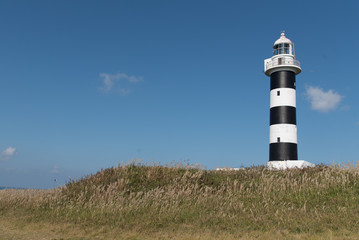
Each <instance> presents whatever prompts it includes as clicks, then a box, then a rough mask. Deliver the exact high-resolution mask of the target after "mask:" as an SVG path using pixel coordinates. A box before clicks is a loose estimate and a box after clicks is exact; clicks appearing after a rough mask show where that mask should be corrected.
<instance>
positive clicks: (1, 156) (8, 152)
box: [0, 147, 16, 161]
mask: <svg viewBox="0 0 359 240" xmlns="http://www.w3.org/2000/svg"><path fill="white" fill-rule="evenodd" d="M15 152H16V148H14V147H8V148H6V149H5V150H4V151H2V152H1V153H0V160H2V161H6V160H9V159H10V158H11V157H12V156H14V154H15Z"/></svg>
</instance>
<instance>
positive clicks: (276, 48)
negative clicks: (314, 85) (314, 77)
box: [264, 32, 314, 169]
mask: <svg viewBox="0 0 359 240" xmlns="http://www.w3.org/2000/svg"><path fill="white" fill-rule="evenodd" d="M301 71H302V69H301V67H300V62H299V61H298V60H296V58H295V51H294V43H293V42H292V41H291V40H289V39H288V38H287V37H286V36H285V34H284V32H283V33H282V34H281V36H280V38H279V39H278V40H277V41H275V43H274V45H273V56H272V57H271V58H268V59H265V60H264V72H265V74H266V75H267V76H269V77H270V127H269V162H268V167H270V168H275V169H286V168H293V167H298V168H303V167H311V166H314V164H312V163H309V162H306V161H303V160H298V148H297V117H296V80H295V76H296V75H297V74H299V73H300V72H301Z"/></svg>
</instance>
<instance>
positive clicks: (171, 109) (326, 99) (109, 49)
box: [0, 0, 359, 188]
mask: <svg viewBox="0 0 359 240" xmlns="http://www.w3.org/2000/svg"><path fill="white" fill-rule="evenodd" d="M358 24H359V4H358V2H357V1H340V2H339V1H297V2H293V1H210V0H206V1H193V0H191V1H187V0H181V1H165V0H163V1H156V0H154V1H16V0H11V1H1V2H0V82H1V87H0V107H1V109H2V111H1V113H2V114H1V117H0V133H1V135H0V136H1V137H0V186H12V187H31V188H51V187H55V186H58V185H62V184H64V183H65V182H66V181H68V180H69V178H79V177H81V176H85V175H86V174H91V173H95V172H96V171H98V170H100V169H101V168H107V167H111V166H116V165H117V164H119V163H121V162H125V163H126V162H129V161H131V159H143V161H145V162H149V161H155V162H160V163H169V162H171V161H177V162H179V161H185V160H187V159H189V160H190V162H191V163H199V164H201V165H203V166H205V167H206V168H207V169H213V168H215V167H217V166H219V167H224V166H227V167H240V166H242V165H243V166H251V165H263V164H266V162H267V161H268V148H269V78H268V77H267V76H265V74H264V73H263V61H264V59H266V58H269V57H271V55H272V51H271V49H272V45H273V43H274V41H275V40H276V39H278V38H279V36H280V33H281V31H282V30H285V31H286V35H287V37H288V38H289V39H291V40H292V41H293V42H294V43H295V46H296V56H297V59H298V60H299V61H301V64H302V73H301V74H299V75H298V76H297V122H298V123H297V126H298V153H299V158H300V159H303V160H306V161H309V162H313V163H325V164H330V163H332V162H349V161H351V162H356V161H359V155H358V146H359V109H358V103H359V95H358V93H357V92H358V89H359V79H358V74H357V71H358V60H357V58H358V53H359V48H358V43H359V32H358ZM54 179H57V181H56V182H54Z"/></svg>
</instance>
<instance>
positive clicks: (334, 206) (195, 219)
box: [0, 164, 359, 239]
mask: <svg viewBox="0 0 359 240" xmlns="http://www.w3.org/2000/svg"><path fill="white" fill-rule="evenodd" d="M358 170H359V169H358V168H357V167H354V166H332V167H327V166H317V167H315V168H308V169H302V170H300V169H293V170H287V171H270V170H267V169H265V168H264V167H251V168H246V169H245V170H242V171H221V172H218V171H206V170H202V169H199V168H193V167H190V166H166V167H164V166H158V165H154V166H143V165H136V164H131V165H128V166H119V167H117V168H109V169H105V170H101V171H100V172H98V173H96V174H94V175H91V176H87V177H84V178H83V179H80V180H78V181H71V182H69V183H68V184H67V185H66V186H65V187H62V188H57V189H53V190H37V191H35V190H1V191H0V213H3V214H6V213H7V214H9V213H10V212H11V213H14V214H16V212H18V213H21V214H23V213H26V215H27V216H29V218H28V219H29V221H47V222H63V223H76V224H81V225H83V226H97V227H99V226H103V227H105V228H107V229H108V231H117V232H126V231H128V232H129V231H132V232H133V231H135V232H139V233H154V232H158V231H167V232H171V231H176V230H178V229H183V231H186V233H187V234H188V233H191V232H193V233H194V234H195V233H196V232H198V230H200V231H207V232H210V233H213V234H218V233H221V232H222V233H226V234H230V235H232V236H238V237H240V236H244V235H246V234H248V233H251V232H252V233H263V234H265V233H270V232H273V231H279V232H283V233H285V234H289V235H293V236H294V235H295V234H309V235H310V234H314V235H318V234H319V235H320V234H327V232H328V231H331V232H334V233H335V232H341V233H351V234H352V235H351V236H356V237H358V236H359V233H358V230H359V171H358ZM349 235H350V234H349ZM353 239H354V238H353Z"/></svg>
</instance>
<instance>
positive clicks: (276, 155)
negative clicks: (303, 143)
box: [269, 142, 298, 161]
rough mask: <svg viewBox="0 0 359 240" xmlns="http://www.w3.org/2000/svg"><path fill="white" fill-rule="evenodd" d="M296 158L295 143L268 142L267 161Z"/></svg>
mask: <svg viewBox="0 0 359 240" xmlns="http://www.w3.org/2000/svg"><path fill="white" fill-rule="evenodd" d="M279 160H298V152H297V144H296V143H286V142H279V143H271V144H269V161H279Z"/></svg>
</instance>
